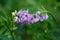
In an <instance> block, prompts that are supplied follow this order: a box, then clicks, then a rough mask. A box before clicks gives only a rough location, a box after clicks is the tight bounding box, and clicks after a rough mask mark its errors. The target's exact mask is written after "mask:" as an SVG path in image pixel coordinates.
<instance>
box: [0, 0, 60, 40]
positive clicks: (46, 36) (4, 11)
mask: <svg viewBox="0 0 60 40" xmlns="http://www.w3.org/2000/svg"><path fill="white" fill-rule="evenodd" d="M43 8H45V9H46V10H47V11H49V12H48V15H49V18H48V20H47V21H45V22H43V23H41V22H38V23H35V24H33V25H27V29H26V28H25V27H24V26H26V25H24V26H23V25H21V24H17V23H14V21H13V17H12V14H11V13H12V12H14V11H15V10H17V11H19V10H21V9H23V10H26V9H29V11H31V13H35V12H36V11H37V10H40V9H42V11H43V10H44V9H43ZM0 40H60V0H0Z"/></svg>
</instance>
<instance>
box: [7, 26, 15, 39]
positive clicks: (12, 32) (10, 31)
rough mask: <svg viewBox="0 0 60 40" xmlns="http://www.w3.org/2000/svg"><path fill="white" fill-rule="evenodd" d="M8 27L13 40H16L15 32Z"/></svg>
mask: <svg viewBox="0 0 60 40" xmlns="http://www.w3.org/2000/svg"><path fill="white" fill-rule="evenodd" d="M6 27H7V29H8V30H9V32H10V34H11V36H12V40H15V37H14V35H13V32H12V31H11V30H10V28H9V27H8V26H6Z"/></svg>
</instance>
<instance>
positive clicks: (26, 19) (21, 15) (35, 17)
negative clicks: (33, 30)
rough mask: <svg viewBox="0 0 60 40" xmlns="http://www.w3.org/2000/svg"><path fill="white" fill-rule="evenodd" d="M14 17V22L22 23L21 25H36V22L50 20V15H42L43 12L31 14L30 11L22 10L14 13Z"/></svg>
mask: <svg viewBox="0 0 60 40" xmlns="http://www.w3.org/2000/svg"><path fill="white" fill-rule="evenodd" d="M12 16H14V19H13V20H14V21H15V22H16V23H21V24H27V23H28V24H34V23H36V22H39V21H40V22H44V21H45V20H47V19H48V17H49V16H48V14H47V13H46V12H45V13H41V11H37V12H36V13H35V14H30V13H29V10H20V11H18V12H17V11H16V10H15V12H12Z"/></svg>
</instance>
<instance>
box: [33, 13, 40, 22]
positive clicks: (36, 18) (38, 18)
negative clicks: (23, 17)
mask: <svg viewBox="0 0 60 40" xmlns="http://www.w3.org/2000/svg"><path fill="white" fill-rule="evenodd" d="M34 16H35V19H34V21H35V22H38V21H39V20H40V14H38V13H36V14H35V15H34Z"/></svg>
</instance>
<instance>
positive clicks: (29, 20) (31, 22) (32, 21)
mask: <svg viewBox="0 0 60 40" xmlns="http://www.w3.org/2000/svg"><path fill="white" fill-rule="evenodd" d="M27 21H28V23H29V24H33V23H34V22H35V21H34V17H33V15H32V14H28V16H27Z"/></svg>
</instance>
